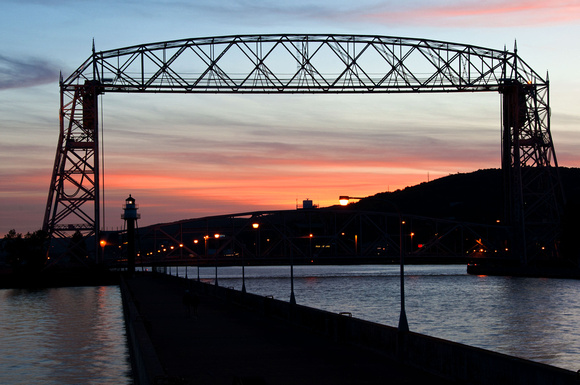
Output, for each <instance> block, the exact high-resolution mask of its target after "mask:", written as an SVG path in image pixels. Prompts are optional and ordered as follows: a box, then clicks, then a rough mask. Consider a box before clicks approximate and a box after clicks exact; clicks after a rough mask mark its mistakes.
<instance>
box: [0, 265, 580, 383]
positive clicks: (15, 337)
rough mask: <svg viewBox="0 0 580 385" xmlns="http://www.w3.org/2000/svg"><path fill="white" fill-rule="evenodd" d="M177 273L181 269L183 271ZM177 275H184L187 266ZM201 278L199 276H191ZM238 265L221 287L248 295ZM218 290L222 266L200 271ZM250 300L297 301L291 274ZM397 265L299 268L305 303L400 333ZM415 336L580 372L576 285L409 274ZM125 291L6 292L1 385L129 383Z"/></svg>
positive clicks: (260, 276)
mask: <svg viewBox="0 0 580 385" xmlns="http://www.w3.org/2000/svg"><path fill="white" fill-rule="evenodd" d="M176 270H177V271H176ZM170 272H171V274H173V275H176V274H179V276H181V277H184V276H185V273H186V270H185V268H179V269H176V268H172V269H171V270H170ZM187 275H188V278H190V279H197V268H195V267H190V268H188V269H187ZM241 276H242V271H241V268H240V267H225V268H218V284H219V285H220V286H224V287H233V288H235V289H238V290H239V289H241V286H242V279H241ZM200 278H201V280H202V281H205V282H208V283H212V284H213V283H214V280H215V268H207V267H206V268H201V269H200ZM245 278H246V279H245V284H246V289H247V291H248V292H251V293H255V294H259V295H264V296H266V295H272V296H274V297H275V298H277V299H281V300H286V301H287V300H289V298H290V288H291V282H290V267H288V266H279V267H248V268H246V269H245ZM399 283H400V280H399V267H398V266H296V267H294V293H295V297H296V301H297V302H298V303H299V304H302V305H306V306H311V307H315V308H320V309H324V310H328V311H332V312H350V313H352V315H353V317H357V318H362V319H366V320H370V321H373V322H378V323H382V324H386V325H390V326H396V325H397V323H398V319H399V311H400V296H399V293H400V291H399V290H400V286H399ZM405 292H406V296H405V301H406V308H407V318H408V320H409V327H410V329H411V330H412V331H415V332H419V333H423V334H427V335H431V336H435V337H440V338H444V339H448V340H451V341H456V342H460V343H464V344H467V345H471V346H477V347H482V348H485V349H489V350H493V351H497V352H502V353H507V354H510V355H514V356H517V357H522V358H527V359H531V360H534V361H537V362H543V363H547V364H550V365H554V366H558V367H562V368H565V369H569V370H574V371H576V370H578V369H580V330H579V329H578V324H579V321H580V295H579V294H580V293H579V292H580V285H578V281H576V280H564V279H537V278H513V277H488V276H471V275H467V274H466V272H465V266H407V267H406V278H405ZM131 382H132V381H131V376H130V364H129V357H128V348H127V345H126V339H125V330H124V322H123V314H122V305H121V297H120V292H119V288H118V287H116V286H103V287H76V288H74V287H73V288H57V289H43V290H14V289H8V290H0V384H31V383H34V384H130V383H131Z"/></svg>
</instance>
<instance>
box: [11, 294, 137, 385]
mask: <svg viewBox="0 0 580 385" xmlns="http://www.w3.org/2000/svg"><path fill="white" fill-rule="evenodd" d="M130 368H131V365H130V362H129V351H128V348H127V343H126V337H125V323H124V320H123V310H122V304H121V295H120V290H119V287H118V286H100V287H66V288H52V289H38V290H22V289H18V290H16V289H3V290H0V384H9V385H12V384H23V385H25V384H26V385H29V384H46V385H49V384H50V385H52V384H54V385H57V384H59V385H61V384H115V385H117V384H121V385H122V384H131V383H132V380H131V373H130V370H131V369H130Z"/></svg>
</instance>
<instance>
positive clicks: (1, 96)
mask: <svg viewBox="0 0 580 385" xmlns="http://www.w3.org/2000/svg"><path fill="white" fill-rule="evenodd" d="M0 4H1V6H2V12H1V13H0V36H2V38H1V42H2V44H1V45H0V47H1V50H0V117H1V119H0V233H1V234H5V233H6V232H7V231H8V230H9V229H11V228H15V229H16V230H17V231H19V232H26V231H34V230H36V229H38V228H40V227H41V225H42V216H43V212H44V207H45V205H46V198H47V192H48V187H49V183H50V173H51V170H52V165H53V162H54V154H55V151H56V145H57V139H58V108H59V89H58V77H59V71H62V73H63V75H64V76H68V75H69V74H70V73H71V72H72V71H73V70H75V69H76V68H77V67H78V66H79V65H80V64H81V63H82V62H83V61H84V60H86V59H87V58H88V57H89V55H90V53H91V47H92V42H93V39H94V41H95V46H96V49H97V51H98V50H108V49H114V48H121V47H125V46H129V45H135V44H142V43H150V42H158V41H165V40H175V39H182V38H190V37H205V36H221V35H232V34H234V35H237V34H275V33H347V34H373V35H386V36H406V37H422V38H428V39H436V40H444V41H452V42H457V43H464V44H471V45H479V46H483V47H489V48H494V49H503V47H504V46H507V48H508V49H510V50H512V49H513V46H514V41H516V40H517V46H518V53H519V54H520V56H521V57H522V58H523V59H524V60H525V61H526V62H527V63H528V64H529V65H530V66H531V67H532V68H534V69H535V70H536V71H537V72H538V73H540V74H542V75H544V74H545V73H546V72H547V71H549V76H550V81H551V88H550V91H551V93H550V98H551V99H550V104H551V107H552V134H553V137H554V143H555V146H556V153H557V156H558V161H559V164H560V165H561V166H568V167H578V166H579V165H580V158H579V156H578V151H577V149H578V148H579V147H578V146H579V145H580V127H579V123H580V112H578V111H579V109H578V101H579V100H580V87H579V86H580V79H579V78H578V77H577V76H576V68H577V63H578V61H577V60H578V59H579V58H580V48H579V45H578V43H577V37H578V36H580V28H579V27H580V1H523V0H522V1H507V2H506V1H486V2H481V1H471V0H469V1H454V0H445V1H444V0H430V1H424V0H423V1H406V2H398V1H366V0H362V1H358V2H352V1H318V2H308V1H293V2H282V1H251V0H248V1H147V0H146V1H108V0H100V1H92V0H85V1H83V0H80V1H79V0H77V1H72V0H57V1H31V0H15V1H11V0H8V1H7V0H0ZM499 106H500V97H499V95H498V94H494V93H490V94H477V95H476V94H445V95H435V96H434V95H394V94H391V95H348V96H344V95H327V96H316V95H294V96H279V97H278V96H276V97H273V96H258V95H253V96H248V95H246V96H244V95H119V94H116V95H105V96H104V97H103V105H102V108H103V116H104V119H103V129H104V137H105V142H104V146H105V173H106V176H105V198H106V205H105V208H106V210H105V212H106V219H105V226H106V227H108V228H115V227H122V222H121V220H120V211H121V209H120V207H121V205H122V203H123V201H124V199H125V198H126V197H127V196H128V194H129V193H131V194H132V195H133V196H134V197H136V198H137V203H139V205H140V207H141V209H140V210H141V213H142V220H141V223H140V224H141V225H145V224H150V223H156V222H161V221H170V220H177V219H182V218H188V217H197V216H203V215H211V214H223V213H232V212H242V211H250V210H259V209H291V208H294V207H295V203H296V201H297V200H298V201H301V200H302V199H306V198H310V199H313V200H314V201H315V203H319V204H321V205H329V204H335V203H336V201H337V198H338V196H339V195H344V194H349V195H361V196H366V195H370V194H374V193H376V192H380V191H387V190H391V191H392V190H394V189H397V188H403V187H405V186H407V185H412V184H416V183H420V182H423V181H426V180H427V178H429V179H431V180H432V179H434V178H438V177H441V176H445V175H448V174H453V173H457V172H470V171H474V170H477V169H480V168H490V167H499V165H500V109H499Z"/></svg>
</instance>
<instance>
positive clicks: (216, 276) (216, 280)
mask: <svg viewBox="0 0 580 385" xmlns="http://www.w3.org/2000/svg"><path fill="white" fill-rule="evenodd" d="M214 237H215V239H220V238H221V237H222V235H221V234H215V235H214ZM218 250H219V244H217V245H216V249H215V253H214V255H215V282H214V283H215V285H216V286H218V262H217V257H218Z"/></svg>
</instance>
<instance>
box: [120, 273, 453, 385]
mask: <svg viewBox="0 0 580 385" xmlns="http://www.w3.org/2000/svg"><path fill="white" fill-rule="evenodd" d="M126 282H127V286H128V288H129V292H130V293H131V296H132V297H133V302H134V303H135V304H136V305H137V306H136V308H137V309H138V312H139V316H138V317H139V319H140V320H142V321H143V322H144V324H145V325H146V329H147V330H148V334H149V338H150V341H151V343H152V346H153V348H154V349H153V350H154V351H155V353H156V355H157V357H158V359H159V363H160V368H161V369H162V372H164V373H163V376H158V377H157V383H159V384H174V383H175V384H202V385H210V384H227V385H232V384H240V385H241V384H243V385H258V384H260V385H261V384H270V385H274V384H301V385H303V384H317V385H321V384H336V385H338V384H356V385H361V384H432V385H437V384H447V383H448V382H446V381H443V380H441V379H440V378H437V377H435V376H432V375H430V374H427V373H423V372H421V371H418V370H417V369H415V368H411V367H407V366H406V365H403V364H401V363H399V362H397V361H395V360H392V359H389V358H387V357H386V356H385V355H383V354H381V353H379V352H376V351H371V350H367V349H365V348H361V347H355V346H352V345H348V344H345V343H339V342H336V341H333V340H331V339H329V338H327V337H324V336H322V335H318V334H315V333H313V332H310V331H308V330H306V329H304V328H301V327H299V326H294V325H292V324H290V323H289V322H288V321H286V320H280V319H277V318H273V317H269V316H267V315H264V314H260V312H257V311H253V310H250V309H247V308H245V307H243V306H240V305H235V304H232V303H229V302H226V301H224V300H221V299H218V298H215V297H214V296H212V295H209V294H203V293H202V292H203V290H202V291H198V293H199V294H198V298H199V306H198V314H197V316H194V315H193V314H192V315H191V316H190V315H188V314H187V310H186V308H185V306H184V305H183V303H182V299H183V294H184V291H185V290H186V289H187V288H189V287H190V283H188V282H186V281H185V280H183V279H177V278H175V277H167V276H159V275H152V274H147V275H137V276H135V277H134V278H130V279H128V280H127V281H126ZM142 337H143V336H142Z"/></svg>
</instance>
